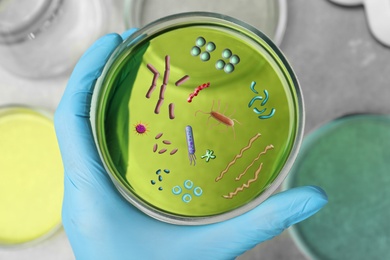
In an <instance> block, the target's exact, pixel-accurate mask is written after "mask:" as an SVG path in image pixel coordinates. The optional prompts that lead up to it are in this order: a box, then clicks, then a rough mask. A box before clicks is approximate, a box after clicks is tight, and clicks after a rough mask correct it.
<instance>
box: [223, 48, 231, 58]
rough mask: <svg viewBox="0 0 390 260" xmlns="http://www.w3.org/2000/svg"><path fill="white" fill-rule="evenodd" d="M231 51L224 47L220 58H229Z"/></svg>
mask: <svg viewBox="0 0 390 260" xmlns="http://www.w3.org/2000/svg"><path fill="white" fill-rule="evenodd" d="M232 54H233V53H232V51H231V50H229V49H224V50H223V51H222V58H224V59H229V58H230V57H231V56H232Z"/></svg>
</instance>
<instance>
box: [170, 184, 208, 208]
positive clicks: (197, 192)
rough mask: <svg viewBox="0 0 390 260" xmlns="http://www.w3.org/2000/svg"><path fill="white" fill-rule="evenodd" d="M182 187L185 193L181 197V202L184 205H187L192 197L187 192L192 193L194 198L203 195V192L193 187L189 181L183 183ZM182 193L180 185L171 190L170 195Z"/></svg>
mask: <svg viewBox="0 0 390 260" xmlns="http://www.w3.org/2000/svg"><path fill="white" fill-rule="evenodd" d="M183 187H184V188H185V193H184V194H183V195H182V196H181V200H182V201H183V202H184V203H189V202H191V201H192V198H193V196H192V195H191V194H190V192H189V191H191V190H192V193H193V195H194V196H195V197H200V196H202V194H203V190H202V188H201V187H194V182H193V181H191V180H186V181H184V183H183ZM182 192H183V188H182V187H181V186H180V185H176V186H174V187H173V188H172V193H173V194H174V195H180V194H182Z"/></svg>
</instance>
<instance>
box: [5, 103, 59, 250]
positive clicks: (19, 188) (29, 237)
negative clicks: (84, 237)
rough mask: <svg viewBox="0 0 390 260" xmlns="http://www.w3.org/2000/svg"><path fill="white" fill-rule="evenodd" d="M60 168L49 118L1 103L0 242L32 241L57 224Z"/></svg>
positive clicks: (11, 243) (8, 243) (28, 109)
mask: <svg viewBox="0 0 390 260" xmlns="http://www.w3.org/2000/svg"><path fill="white" fill-rule="evenodd" d="M62 194H63V168H62V161H61V155H60V151H59V148H58V145H57V140H56V135H55V131H54V125H53V121H52V119H51V118H50V117H49V116H48V115H47V114H46V113H44V112H41V111H38V110H35V109H30V108H26V107H19V106H9V107H2V108H0V247H2V246H3V247H8V246H16V245H21V244H23V245H24V244H31V243H36V242H38V241H41V240H44V239H46V238H48V237H49V236H50V235H51V234H53V233H55V232H56V231H57V230H59V228H60V227H61V205H62Z"/></svg>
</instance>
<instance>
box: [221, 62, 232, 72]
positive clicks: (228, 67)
mask: <svg viewBox="0 0 390 260" xmlns="http://www.w3.org/2000/svg"><path fill="white" fill-rule="evenodd" d="M223 70H224V71H225V72H226V73H228V74H229V73H232V72H233V71H234V65H233V64H231V63H228V64H226V66H225V68H223Z"/></svg>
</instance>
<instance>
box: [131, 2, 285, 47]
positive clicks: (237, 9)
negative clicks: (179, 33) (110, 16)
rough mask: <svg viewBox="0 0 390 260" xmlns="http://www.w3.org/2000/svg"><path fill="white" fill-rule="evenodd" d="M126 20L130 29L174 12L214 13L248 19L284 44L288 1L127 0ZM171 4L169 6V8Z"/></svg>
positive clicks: (251, 23) (278, 42) (274, 39)
mask: <svg viewBox="0 0 390 260" xmlns="http://www.w3.org/2000/svg"><path fill="white" fill-rule="evenodd" d="M124 4H125V11H124V20H125V23H126V26H127V28H131V27H138V28H140V27H143V26H145V25H147V24H148V23H150V22H152V21H154V20H156V19H159V18H162V17H165V16H168V15H172V14H179V13H184V12H214V13H220V14H225V15H228V16H231V17H234V18H236V19H239V20H241V21H244V22H246V23H248V24H250V25H252V26H254V27H255V28H257V29H259V30H261V31H262V32H263V33H264V34H266V35H267V36H268V37H269V38H271V39H272V40H273V42H274V43H276V44H277V45H280V44H281V42H282V40H283V36H284V32H285V29H286V25H287V1H286V0H276V1H275V0H243V1H230V2H229V3H226V1H224V0H213V1H209V0H198V1H191V0H181V1H175V0H166V1H158V0H143V1H141V0H125V2H124ZM166 6H169V8H165V7H166Z"/></svg>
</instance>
